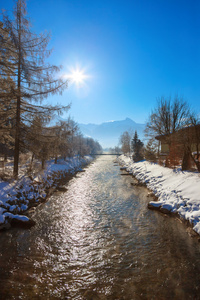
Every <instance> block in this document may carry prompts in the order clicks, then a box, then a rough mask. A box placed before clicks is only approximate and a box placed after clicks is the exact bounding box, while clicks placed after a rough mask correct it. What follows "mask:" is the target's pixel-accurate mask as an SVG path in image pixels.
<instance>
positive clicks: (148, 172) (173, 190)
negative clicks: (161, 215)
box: [118, 155, 200, 235]
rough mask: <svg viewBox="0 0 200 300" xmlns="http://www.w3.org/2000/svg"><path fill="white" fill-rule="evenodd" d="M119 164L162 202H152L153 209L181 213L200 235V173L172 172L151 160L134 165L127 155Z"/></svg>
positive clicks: (119, 159) (121, 158)
mask: <svg viewBox="0 0 200 300" xmlns="http://www.w3.org/2000/svg"><path fill="white" fill-rule="evenodd" d="M118 161H119V162H120V164H122V165H123V166H124V167H126V169H127V171H128V172H130V173H132V174H133V175H134V176H135V177H136V178H137V179H138V180H139V181H140V182H142V183H145V184H146V185H147V188H148V189H150V190H151V191H152V192H153V193H154V194H155V196H156V197H158V201H151V202H150V203H149V207H152V208H157V209H159V210H160V211H162V212H171V213H177V214H178V215H179V216H180V217H181V218H183V219H185V220H188V221H189V222H190V223H191V225H192V226H193V229H194V231H195V232H197V233H198V234H199V235H200V174H199V173H192V172H182V171H180V170H172V169H169V168H165V167H161V166H159V165H157V164H154V163H150V162H148V161H142V162H137V163H134V162H133V161H132V160H131V159H130V158H129V157H126V156H124V155H121V156H120V157H119V158H118Z"/></svg>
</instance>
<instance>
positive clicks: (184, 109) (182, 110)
mask: <svg viewBox="0 0 200 300" xmlns="http://www.w3.org/2000/svg"><path fill="white" fill-rule="evenodd" d="M189 115H190V110H189V107H188V104H187V103H186V101H184V100H183V98H182V97H178V96H175V98H174V100H173V101H172V100H171V98H164V97H161V98H159V99H158V101H157V106H156V107H155V108H154V110H152V112H151V114H150V116H149V119H148V121H147V124H146V128H145V132H146V135H147V136H151V137H152V136H156V135H169V134H171V133H174V132H176V131H178V130H179V129H181V128H183V127H184V126H185V125H186V124H188V122H189Z"/></svg>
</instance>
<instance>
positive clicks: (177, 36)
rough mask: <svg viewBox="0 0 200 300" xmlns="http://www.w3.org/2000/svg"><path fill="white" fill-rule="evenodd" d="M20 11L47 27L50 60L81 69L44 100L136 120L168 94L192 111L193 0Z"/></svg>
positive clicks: (199, 50) (196, 37) (199, 25)
mask: <svg viewBox="0 0 200 300" xmlns="http://www.w3.org/2000/svg"><path fill="white" fill-rule="evenodd" d="M4 2H5V3H4ZM13 3H14V2H13V1H12V0H6V1H1V8H5V9H8V10H11V9H12V7H13ZM27 9H28V15H29V17H30V19H31V21H32V24H33V30H34V31H35V32H37V33H39V32H43V31H44V30H47V31H51V34H52V38H51V42H50V44H49V47H50V48H54V51H53V53H52V55H51V57H50V61H51V62H52V63H54V64H57V65H60V64H62V65H63V72H66V73H69V68H70V67H71V68H73V67H75V66H79V68H80V69H83V70H84V72H85V74H87V75H88V78H86V80H85V84H84V85H82V86H81V87H80V88H77V86H76V85H75V84H70V86H69V88H68V89H67V90H66V91H65V92H64V93H63V95H62V96H59V95H55V96H53V97H50V98H49V99H48V101H49V102H50V103H52V104H55V103H60V104H68V103H70V102H71V103H72V107H71V109H70V111H69V114H70V115H71V116H72V117H73V118H74V120H75V121H77V122H79V123H97V124H98V123H102V122H105V121H109V120H122V119H125V118H126V117H129V118H132V119H133V120H134V121H136V122H137V123H144V122H145V121H146V120H147V118H148V116H149V114H150V112H151V109H152V108H153V107H155V105H156V99H157V98H158V97H160V96H166V97H168V96H171V97H173V96H174V95H175V94H178V95H180V96H183V97H184V98H185V100H187V101H188V103H189V104H190V105H191V106H192V108H193V109H194V110H196V111H197V112H200V17H199V13H200V1H199V0H196V1H195V0H190V1H188V0H187V1H184V0H181V1H176V0H132V1H127V0H124V1H122V0H121V1H118V0H101V1H100V0H40V1H37V0H28V1H27ZM64 116H65V115H64Z"/></svg>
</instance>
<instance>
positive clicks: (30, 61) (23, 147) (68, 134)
mask: <svg viewBox="0 0 200 300" xmlns="http://www.w3.org/2000/svg"><path fill="white" fill-rule="evenodd" d="M49 40H50V35H49V33H47V32H45V33H41V34H35V33H33V32H32V31H31V23H30V20H29V18H28V17H27V11H26V0H17V1H16V2H15V6H14V10H13V19H11V18H10V17H9V16H8V15H7V14H6V13H2V16H1V21H0V143H1V145H2V146H3V149H4V153H5V154H7V153H8V152H9V150H10V151H11V152H13V155H14V168H13V175H14V177H15V178H17V176H18V172H19V170H18V169H19V155H20V153H22V152H26V151H31V152H32V153H33V155H32V158H33V157H37V158H40V159H41V161H42V162H43V165H44V161H45V160H46V159H47V158H48V157H49V156H52V155H54V156H55V157H56V158H57V157H58V156H59V155H62V156H66V155H72V154H75V153H78V154H80V155H83V154H84V153H86V152H87V153H88V152H89V153H91V152H93V151H95V150H94V148H95V149H96V148H98V149H100V145H99V144H98V143H97V142H95V141H93V140H91V139H84V138H83V136H82V135H81V133H80V132H79V130H78V128H77V125H76V124H75V122H73V121H72V120H68V121H66V122H60V124H56V126H54V127H47V125H48V123H49V121H50V120H51V119H52V118H53V116H54V115H55V114H62V113H63V112H64V111H68V110H69V108H70V105H55V106H52V105H42V100H43V99H44V98H46V97H48V96H49V95H51V94H55V93H62V91H63V90H64V89H65V88H67V85H68V82H67V81H66V80H63V79H62V78H61V77H59V75H58V74H59V71H60V69H61V67H58V66H55V65H51V64H49V63H46V59H47V58H48V57H49V55H50V54H51V50H49V49H48V48H47V47H48V42H49ZM78 144H79V147H78V146H76V147H75V145H78ZM97 144H98V145H97ZM77 149H79V150H77ZM86 149H87V150H86Z"/></svg>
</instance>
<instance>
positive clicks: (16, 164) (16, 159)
mask: <svg viewBox="0 0 200 300" xmlns="http://www.w3.org/2000/svg"><path fill="white" fill-rule="evenodd" d="M20 4H21V3H20ZM17 18H18V19H17V26H18V41H19V48H18V67H17V68H18V70H17V110H16V132H15V151H14V169H13V175H14V178H17V177H18V168H19V140H20V109H21V10H19V13H18V15H17Z"/></svg>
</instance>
